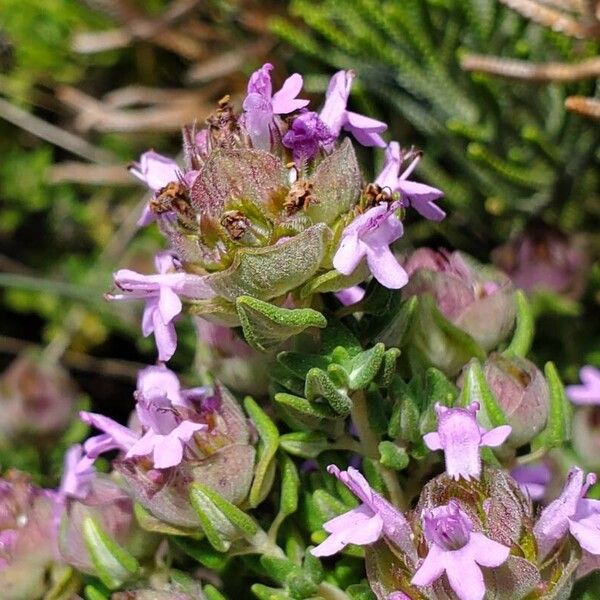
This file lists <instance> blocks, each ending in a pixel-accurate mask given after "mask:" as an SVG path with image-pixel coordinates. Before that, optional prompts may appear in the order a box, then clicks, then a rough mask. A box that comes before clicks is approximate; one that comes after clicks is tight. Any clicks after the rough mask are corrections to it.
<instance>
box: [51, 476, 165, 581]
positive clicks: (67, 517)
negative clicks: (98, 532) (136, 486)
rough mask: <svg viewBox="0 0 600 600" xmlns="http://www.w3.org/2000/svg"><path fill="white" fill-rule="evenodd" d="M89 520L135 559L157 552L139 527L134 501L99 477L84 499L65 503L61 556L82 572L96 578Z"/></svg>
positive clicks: (109, 482) (70, 499)
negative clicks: (87, 532)
mask: <svg viewBox="0 0 600 600" xmlns="http://www.w3.org/2000/svg"><path fill="white" fill-rule="evenodd" d="M88 519H93V520H94V521H95V523H97V525H98V526H99V527H100V528H101V529H102V532H103V533H104V534H106V535H107V536H108V537H109V538H111V540H112V541H114V542H116V543H117V544H119V546H121V547H123V548H124V549H126V550H127V551H128V552H130V553H131V554H132V555H133V556H135V557H136V558H140V557H145V556H148V555H149V554H150V553H151V552H152V551H153V550H154V547H155V540H154V539H153V536H151V535H150V534H147V533H145V532H143V531H142V530H141V529H140V528H139V527H138V526H137V522H136V520H135V517H134V514H133V501H132V500H131V498H130V497H129V496H128V495H127V493H126V492H125V490H123V488H121V487H120V486H119V485H117V484H116V483H115V482H114V481H113V480H112V479H110V478H109V477H108V476H105V475H102V474H97V475H96V476H95V477H94V479H93V480H92V481H91V482H90V484H89V489H88V491H87V493H86V495H85V497H84V498H82V499H75V498H68V499H66V500H65V509H64V511H63V514H62V517H61V522H60V527H59V549H60V554H61V556H62V558H63V559H64V560H65V562H67V563H69V564H70V565H71V566H73V567H75V568H76V569H77V570H79V571H83V572H84V573H89V574H90V575H94V574H97V569H96V565H95V562H94V558H93V557H92V556H91V555H90V551H89V548H88V545H89V541H86V539H85V533H84V531H85V528H86V526H85V523H86V521H87V520H88Z"/></svg>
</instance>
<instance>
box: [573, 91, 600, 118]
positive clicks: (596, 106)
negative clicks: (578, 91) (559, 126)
mask: <svg viewBox="0 0 600 600" xmlns="http://www.w3.org/2000/svg"><path fill="white" fill-rule="evenodd" d="M565 108H566V109H567V110H572V111H573V112H576V113H579V114H580V115H582V116H584V117H590V118H591V119H600V100H598V99H597V98H586V97H585V96H569V97H568V98H567V99H566V100H565Z"/></svg>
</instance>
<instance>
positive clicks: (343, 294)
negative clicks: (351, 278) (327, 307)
mask: <svg viewBox="0 0 600 600" xmlns="http://www.w3.org/2000/svg"><path fill="white" fill-rule="evenodd" d="M365 292H366V290H365V289H364V288H361V287H360V285H353V286H352V287H349V288H346V289H345V290H340V291H339V292H336V293H335V296H336V298H337V299H338V300H339V301H340V302H341V303H342V304H343V305H344V306H350V305H351V304H356V303H357V302H360V301H361V300H362V299H363V298H364V297H365Z"/></svg>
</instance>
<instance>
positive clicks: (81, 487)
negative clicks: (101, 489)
mask: <svg viewBox="0 0 600 600" xmlns="http://www.w3.org/2000/svg"><path fill="white" fill-rule="evenodd" d="M95 475H96V469H94V460H93V459H92V458H90V457H89V456H87V455H85V454H84V452H83V447H82V446H81V444H75V445H74V446H71V448H69V450H68V451H67V453H66V454H65V466H64V472H63V476H62V479H61V482H60V487H59V497H60V498H77V499H83V498H85V496H86V495H87V493H88V491H89V487H90V484H91V482H92V480H93V479H94V477H95Z"/></svg>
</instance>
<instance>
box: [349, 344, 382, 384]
mask: <svg viewBox="0 0 600 600" xmlns="http://www.w3.org/2000/svg"><path fill="white" fill-rule="evenodd" d="M384 354H385V346H384V345H383V344H381V343H380V344H375V345H374V346H373V347H372V348H370V349H369V350H365V351H364V352H361V353H360V354H358V355H357V356H355V357H354V358H353V359H352V362H351V364H350V368H349V369H348V371H349V372H348V382H349V385H350V389H352V390H362V389H364V388H365V387H367V385H369V383H371V381H373V379H374V378H375V377H376V375H377V373H378V372H379V369H380V367H381V365H382V363H383V357H384Z"/></svg>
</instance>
